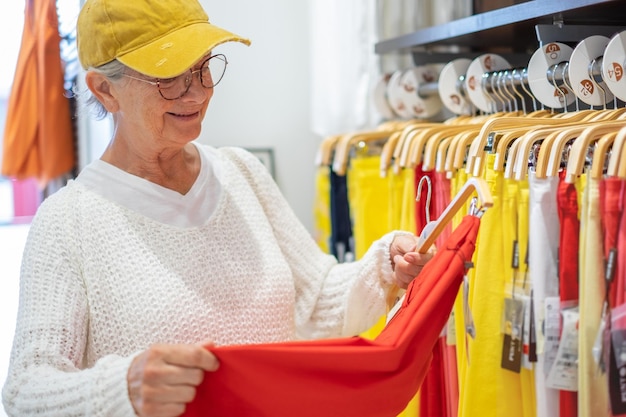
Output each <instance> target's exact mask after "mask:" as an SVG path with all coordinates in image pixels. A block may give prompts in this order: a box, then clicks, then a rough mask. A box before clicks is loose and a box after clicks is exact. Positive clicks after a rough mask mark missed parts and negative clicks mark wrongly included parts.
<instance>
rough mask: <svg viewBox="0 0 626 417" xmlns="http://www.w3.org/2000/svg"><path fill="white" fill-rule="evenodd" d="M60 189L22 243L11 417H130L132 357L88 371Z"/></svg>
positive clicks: (8, 393)
mask: <svg viewBox="0 0 626 417" xmlns="http://www.w3.org/2000/svg"><path fill="white" fill-rule="evenodd" d="M71 212H72V204H71V200H67V199H66V193H65V192H64V190H61V191H59V192H58V193H57V194H55V195H53V196H51V197H49V198H48V200H46V201H45V202H44V203H43V204H42V206H41V207H40V209H39V212H38V214H37V216H36V217H35V219H34V220H33V223H32V225H31V228H30V231H29V236H28V239H27V243H26V247H25V251H24V256H23V259H22V269H21V278H20V301H19V310H18V316H17V325H16V329H15V337H14V342H13V349H12V353H11V359H10V365H9V371H8V375H7V380H6V382H5V385H4V388H3V392H2V397H3V403H4V407H5V410H6V412H7V413H8V415H10V416H20V417H22V416H44V415H45V416H64V417H65V416H94V417H95V416H112V415H120V416H132V415H134V411H133V408H132V405H131V404H130V400H129V398H128V390H127V382H126V374H127V369H128V367H129V364H130V362H131V360H132V358H133V356H132V355H131V356H129V357H119V356H105V357H103V358H101V359H100V360H98V361H97V362H96V363H95V365H94V366H93V367H91V368H89V369H85V361H86V360H85V347H86V344H87V338H88V323H89V313H88V302H87V297H86V292H85V288H84V285H83V283H82V280H81V271H80V266H79V265H80V263H79V262H78V261H77V256H78V253H79V252H78V250H79V248H80V242H79V241H78V240H77V239H78V238H77V236H80V233H78V230H76V229H75V225H73V224H72V223H71V222H72V221H73V220H70V219H72V217H73V216H71V215H70V213H71Z"/></svg>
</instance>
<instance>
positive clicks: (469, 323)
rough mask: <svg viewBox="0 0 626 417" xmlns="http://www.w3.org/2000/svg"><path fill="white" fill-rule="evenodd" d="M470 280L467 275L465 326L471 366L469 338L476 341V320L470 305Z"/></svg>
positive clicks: (464, 299) (464, 300) (464, 304)
mask: <svg viewBox="0 0 626 417" xmlns="http://www.w3.org/2000/svg"><path fill="white" fill-rule="evenodd" d="M469 285H470V284H469V278H468V277H467V274H465V276H464V277H463V321H464V324H465V334H464V336H465V337H464V338H465V356H466V358H467V364H468V365H469V364H470V349H469V338H468V337H471V338H472V339H474V338H475V337H476V327H474V318H473V316H472V310H471V309H470V305H469V293H470V288H469Z"/></svg>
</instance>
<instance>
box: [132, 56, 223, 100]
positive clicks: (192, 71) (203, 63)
mask: <svg viewBox="0 0 626 417" xmlns="http://www.w3.org/2000/svg"><path fill="white" fill-rule="evenodd" d="M216 57H218V59H221V60H222V61H224V71H223V72H222V75H221V76H220V78H219V80H217V82H214V83H213V85H211V86H210V87H206V86H205V85H204V82H203V79H202V70H203V69H204V67H205V65H207V63H208V62H209V61H210V60H211V59H213V58H216ZM227 66H228V60H227V59H226V55H224V54H215V55H211V56H210V57H208V58H207V59H205V60H204V61H202V65H201V66H200V68H198V69H196V70H194V69H191V68H190V69H189V72H190V73H191V75H190V77H189V79H190V80H191V81H189V84H187V88H185V91H183V93H182V94H181V95H179V96H178V97H175V98H167V97H165V96H164V95H163V92H162V91H161V81H165V80H163V79H159V78H156V79H155V81H150V80H146V79H145V78H139V77H134V76H132V75H130V74H126V73H122V76H123V77H126V78H130V79H133V80H137V81H142V82H144V83H147V84H150V85H153V86H155V87H156V88H157V90H159V94H160V95H161V97H163V99H164V100H170V101H172V100H178V99H179V98H182V97H183V96H184V95H185V94H187V93H188V92H189V89H190V88H191V84H192V83H193V76H194V74H195V73H199V74H200V75H199V77H200V85H201V86H202V87H203V88H207V89H209V88H214V87H215V86H216V85H218V84H219V82H220V81H222V78H224V74H226V67H227ZM207 67H208V68H210V66H209V65H207ZM182 76H187V75H186V73H182V74H181V75H178V76H176V77H173V78H168V79H166V80H170V79H171V80H174V79H176V78H179V77H182ZM211 80H213V77H211Z"/></svg>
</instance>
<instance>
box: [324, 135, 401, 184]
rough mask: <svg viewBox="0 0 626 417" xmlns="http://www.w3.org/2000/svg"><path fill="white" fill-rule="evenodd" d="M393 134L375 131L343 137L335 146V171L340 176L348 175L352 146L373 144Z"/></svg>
mask: <svg viewBox="0 0 626 417" xmlns="http://www.w3.org/2000/svg"><path fill="white" fill-rule="evenodd" d="M392 133H393V131H389V130H374V131H367V132H357V133H350V134H346V135H343V136H342V137H341V138H340V139H339V141H338V143H337V145H336V146H335V156H334V158H333V165H332V167H333V171H334V172H335V173H336V174H337V175H340V176H343V175H346V171H347V169H348V159H349V158H350V149H351V148H352V146H354V145H356V144H357V143H359V142H360V141H364V142H372V141H378V140H382V139H388V138H389V136H390V135H391V134H392Z"/></svg>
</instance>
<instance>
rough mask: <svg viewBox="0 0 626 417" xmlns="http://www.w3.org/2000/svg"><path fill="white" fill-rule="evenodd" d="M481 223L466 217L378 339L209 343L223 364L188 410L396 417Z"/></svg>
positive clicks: (284, 416)
mask: <svg viewBox="0 0 626 417" xmlns="http://www.w3.org/2000/svg"><path fill="white" fill-rule="evenodd" d="M479 222H480V221H479V219H478V218H477V217H473V216H467V217H465V219H464V220H463V222H462V223H461V224H460V225H459V227H458V228H457V229H455V231H454V232H453V233H452V235H451V236H450V237H449V239H448V240H446V244H445V246H444V247H441V248H439V250H438V252H437V254H436V255H435V256H434V257H433V259H432V260H431V261H430V262H429V263H428V264H427V265H426V267H425V268H424V270H423V271H422V273H421V274H420V277H419V278H418V279H416V280H414V281H413V282H412V283H411V284H410V285H409V287H408V289H407V292H406V296H405V298H404V301H403V303H402V306H401V308H400V309H399V311H398V312H397V313H396V315H394V316H393V318H392V319H391V320H390V321H389V323H388V325H387V326H386V327H385V328H384V329H383V330H382V332H381V333H380V334H379V335H378V336H377V337H376V338H375V339H374V340H367V339H364V338H362V337H357V336H355V337H350V338H336V339H326V340H315V341H302V342H285V343H268V344H258V345H240V346H222V347H211V348H210V349H211V351H212V352H213V353H214V354H215V355H216V356H217V358H218V359H219V361H220V367H219V369H218V370H217V371H216V372H214V373H207V374H206V375H205V378H204V380H203V382H202V383H201V384H200V385H199V386H198V389H197V392H196V398H195V399H194V400H193V401H192V402H191V403H189V404H188V405H187V409H186V412H185V414H184V416H185V417H199V416H208V415H210V416H237V417H264V416H268V417H292V416H298V417H319V416H342V417H363V416H369V417H395V416H396V415H397V414H398V413H399V412H401V411H402V410H403V409H404V408H405V406H406V405H407V403H408V402H409V401H410V400H411V399H412V398H413V396H414V395H415V393H416V392H417V390H418V388H419V386H420V384H421V383H422V381H423V379H424V377H425V375H426V372H427V371H428V369H429V366H430V362H431V357H432V351H433V347H434V346H435V344H436V342H437V341H438V339H439V335H440V333H441V330H442V328H443V326H444V325H445V324H446V321H447V320H448V315H449V313H450V311H451V309H452V306H453V304H454V301H455V298H456V295H457V293H458V290H459V286H460V284H461V282H462V280H463V275H464V272H465V268H466V262H467V261H469V260H471V259H472V255H473V253H474V248H475V241H476V236H477V234H478V226H479Z"/></svg>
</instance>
